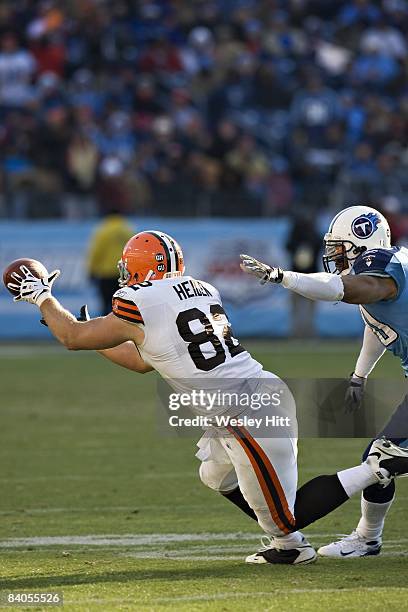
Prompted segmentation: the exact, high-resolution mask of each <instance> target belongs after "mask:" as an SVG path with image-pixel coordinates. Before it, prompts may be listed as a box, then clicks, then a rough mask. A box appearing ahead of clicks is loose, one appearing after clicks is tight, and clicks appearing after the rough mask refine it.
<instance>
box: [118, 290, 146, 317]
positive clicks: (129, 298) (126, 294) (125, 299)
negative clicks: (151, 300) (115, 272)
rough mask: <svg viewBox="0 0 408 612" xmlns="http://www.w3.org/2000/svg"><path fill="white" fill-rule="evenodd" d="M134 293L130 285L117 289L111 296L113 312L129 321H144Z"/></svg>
mask: <svg viewBox="0 0 408 612" xmlns="http://www.w3.org/2000/svg"><path fill="white" fill-rule="evenodd" d="M136 295H137V294H136V292H135V291H133V290H132V287H122V289H118V291H116V293H114V294H113V297H112V312H113V314H114V315H116V316H117V317H119V318H120V319H123V320H124V321H128V322H129V323H144V321H143V317H142V315H141V313H140V310H139V307H138V305H137V302H136V299H135V298H136Z"/></svg>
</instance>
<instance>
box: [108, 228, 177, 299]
mask: <svg viewBox="0 0 408 612" xmlns="http://www.w3.org/2000/svg"><path fill="white" fill-rule="evenodd" d="M118 268H119V286H120V287H124V286H125V285H132V284H134V283H142V282H143V281H147V280H159V279H162V278H170V277H172V276H181V275H182V274H183V273H184V269H185V268H184V258H183V251H182V250H181V248H180V246H179V245H178V243H177V242H176V241H175V240H174V238H172V237H171V236H169V235H168V234H165V233H164V232H159V231H148V232H139V233H138V234H136V235H135V236H132V238H131V239H130V240H129V241H128V242H127V243H126V244H125V247H124V249H123V253H122V257H121V259H120V260H119V262H118Z"/></svg>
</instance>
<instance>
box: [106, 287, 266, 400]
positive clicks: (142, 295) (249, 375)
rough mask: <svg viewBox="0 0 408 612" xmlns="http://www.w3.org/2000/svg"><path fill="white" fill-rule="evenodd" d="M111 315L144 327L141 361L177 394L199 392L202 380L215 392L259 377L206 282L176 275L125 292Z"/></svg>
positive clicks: (216, 294)
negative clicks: (223, 381)
mask: <svg viewBox="0 0 408 612" xmlns="http://www.w3.org/2000/svg"><path fill="white" fill-rule="evenodd" d="M113 313H114V314H115V315H116V316H117V317H120V318H121V319H124V320H125V321H128V322H130V323H135V324H137V325H140V326H141V327H142V329H143V331H144V334H145V338H144V342H143V344H141V345H139V346H138V348H139V351H140V354H141V356H142V357H143V359H144V360H145V362H146V363H148V364H149V365H151V366H152V367H153V368H154V369H155V370H157V372H159V374H160V375H161V376H162V377H163V378H164V379H165V380H166V381H167V382H168V383H169V384H170V385H171V386H172V387H173V388H174V389H176V390H178V391H179V392H183V391H187V392H188V391H191V390H193V389H196V388H202V387H203V381H204V383H205V387H206V388H207V389H210V388H213V389H216V388H219V386H220V381H222V380H225V379H234V380H233V381H231V383H233V384H231V387H232V388H235V389H236V387H237V383H239V382H242V383H244V382H246V381H247V380H248V379H259V378H260V377H261V376H262V366H261V364H260V363H258V362H257V361H256V360H255V359H253V358H252V357H251V355H250V354H249V353H248V352H247V351H246V350H245V349H244V348H243V347H242V346H241V345H240V343H239V342H238V340H237V339H236V338H234V337H233V335H232V331H231V325H230V322H229V320H228V317H227V315H226V314H225V311H224V309H223V307H222V302H221V297H220V294H219V292H218V290H217V289H216V288H215V287H213V286H212V285H210V284H209V283H206V282H203V281H200V280H196V279H194V278H192V277H191V276H180V277H174V278H167V279H162V280H157V281H153V282H150V281H145V282H143V283H137V284H135V285H132V286H130V287H124V288H122V289H119V290H118V291H117V292H116V293H115V294H114V296H113ZM238 386H239V384H238ZM224 388H225V383H224Z"/></svg>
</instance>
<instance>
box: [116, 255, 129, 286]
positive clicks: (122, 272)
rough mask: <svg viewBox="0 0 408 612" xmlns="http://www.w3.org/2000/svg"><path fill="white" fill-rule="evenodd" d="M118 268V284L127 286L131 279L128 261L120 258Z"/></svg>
mask: <svg viewBox="0 0 408 612" xmlns="http://www.w3.org/2000/svg"><path fill="white" fill-rule="evenodd" d="M118 270H119V278H118V285H119V287H126V285H127V284H128V282H129V281H130V272H129V270H128V269H127V265H126V262H124V261H123V259H119V261H118Z"/></svg>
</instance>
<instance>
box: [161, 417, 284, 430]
mask: <svg viewBox="0 0 408 612" xmlns="http://www.w3.org/2000/svg"><path fill="white" fill-rule="evenodd" d="M169 424H170V425H171V427H255V428H256V429H259V428H260V427H262V426H264V427H290V426H291V420H290V417H288V416H286V417H284V416H277V415H276V414H274V415H271V416H264V417H249V416H242V417H230V416H226V415H222V414H221V415H214V416H205V415H197V416H194V417H187V418H186V417H179V416H178V415H176V414H173V415H172V416H171V417H170V418H169Z"/></svg>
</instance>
